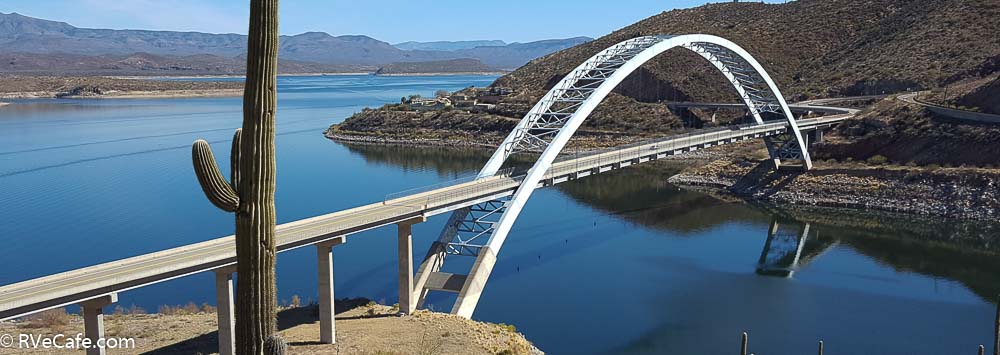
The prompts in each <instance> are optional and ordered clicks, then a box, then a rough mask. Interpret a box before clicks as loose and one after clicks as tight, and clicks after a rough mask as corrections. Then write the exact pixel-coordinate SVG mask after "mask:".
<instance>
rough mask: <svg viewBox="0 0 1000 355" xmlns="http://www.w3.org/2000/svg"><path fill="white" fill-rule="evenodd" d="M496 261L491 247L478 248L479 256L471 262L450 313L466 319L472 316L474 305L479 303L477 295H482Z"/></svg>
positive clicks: (474, 309)
mask: <svg viewBox="0 0 1000 355" xmlns="http://www.w3.org/2000/svg"><path fill="white" fill-rule="evenodd" d="M496 263H497V255H496V253H494V252H493V249H491V248H490V247H484V248H482V249H480V250H479V256H478V257H476V262H475V263H474V264H472V271H470V272H469V276H468V277H467V278H466V279H465V284H464V285H462V291H460V292H459V293H458V299H457V300H455V306H453V307H452V309H451V314H454V315H457V316H459V317H463V318H467V319H471V318H472V313H473V312H475V311H476V305H477V304H479V297H480V296H482V294H483V289H484V288H486V281H487V280H489V279H490V274H491V273H492V272H493V266H494V265H496Z"/></svg>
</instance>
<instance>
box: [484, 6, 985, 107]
mask: <svg viewBox="0 0 1000 355" xmlns="http://www.w3.org/2000/svg"><path fill="white" fill-rule="evenodd" d="M690 33H704V34H713V35H718V36H722V37H725V38H727V39H729V40H732V41H733V42H735V43H737V44H739V45H741V46H743V47H744V48H745V49H747V50H748V51H749V52H750V53H751V54H753V55H754V56H755V57H756V58H757V60H758V61H760V62H761V63H762V64H763V65H764V67H765V68H766V69H767V70H768V72H769V73H770V74H771V76H772V77H774V78H775V80H776V82H777V83H778V85H779V86H780V88H781V90H782V92H783V94H784V95H785V96H786V97H789V98H792V99H806V98H814V97H828V96H849V95H861V94H873V93H883V92H887V93H891V92H900V91H906V90H907V89H910V90H916V89H921V88H930V87H935V86H939V85H942V84H946V83H947V82H950V81H955V80H958V79H960V78H961V77H962V76H963V75H973V72H974V71H975V70H976V68H979V67H980V66H981V65H983V63H985V62H987V61H988V60H989V59H990V58H991V57H993V56H996V55H998V54H1000V36H997V33H1000V2H998V1H996V0H799V1H793V2H789V3H786V4H763V3H721V4H709V5H705V6H700V7H696V8H691V9H683V10H673V11H669V12H664V13H661V14H659V15H655V16H653V17H650V18H647V19H645V20H642V21H639V22H638V23H635V24H633V25H630V26H627V27H625V28H622V29H620V30H618V31H615V32H613V33H611V34H609V35H607V36H604V37H601V38H599V39H597V40H594V41H592V42H589V43H586V44H583V45H580V46H576V47H573V48H570V49H566V50H563V51H560V52H557V53H553V54H551V55H548V56H545V57H542V58H539V59H537V60H534V61H532V62H530V63H528V64H527V65H525V66H523V67H521V68H520V69H518V70H516V71H514V72H512V73H511V74H509V75H506V76H504V77H502V78H500V79H499V80H497V82H496V84H495V85H497V86H506V87H511V88H514V89H515V90H516V91H519V92H520V93H521V95H522V96H521V97H519V99H521V100H523V101H525V102H534V101H535V100H536V99H537V98H539V97H541V95H543V94H544V91H545V89H547V88H548V87H550V86H552V85H554V83H555V82H556V81H558V80H559V79H560V78H561V77H562V76H564V75H565V74H566V73H568V72H569V71H571V70H572V69H573V68H574V67H576V66H577V65H579V64H580V63H582V62H583V61H585V60H586V59H587V58H589V57H590V56H592V55H593V54H595V53H597V52H599V51H600V50H603V49H604V48H607V47H609V46H611V45H613V44H615V43H617V42H620V41H623V40H626V39H629V38H632V37H636V36H639V35H655V34H690ZM713 71H714V69H712V68H711V67H710V66H709V65H707V63H705V62H704V60H702V59H701V58H700V57H698V56H697V55H693V54H690V53H685V52H684V51H681V50H677V51H671V52H670V53H666V54H664V55H662V56H660V57H659V58H657V59H654V60H653V61H652V62H650V63H647V64H646V65H644V66H643V68H642V69H641V70H640V71H639V72H638V73H636V74H633V78H631V79H629V80H628V81H635V80H633V79H641V80H645V81H649V80H655V81H658V82H660V85H659V87H660V89H658V90H654V92H653V93H650V92H649V91H644V90H638V89H637V88H635V87H632V86H633V85H630V84H629V83H628V82H626V83H624V84H623V86H622V87H621V88H620V89H619V90H618V92H619V93H622V94H625V95H626V96H629V97H632V98H634V99H636V100H638V101H644V102H653V101H656V100H706V101H719V100H726V99H729V100H733V99H734V98H735V93H734V92H733V91H732V90H731V89H729V88H727V86H728V85H726V84H725V82H724V81H723V80H724V79H723V77H722V76H721V75H718V74H717V73H714V72H713Z"/></svg>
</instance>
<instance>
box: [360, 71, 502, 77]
mask: <svg viewBox="0 0 1000 355" xmlns="http://www.w3.org/2000/svg"><path fill="white" fill-rule="evenodd" d="M508 73H510V72H500V71H498V72H454V73H434V72H430V73H389V74H379V73H374V75H375V76H461V75H468V76H473V75H475V76H495V75H506V74H508Z"/></svg>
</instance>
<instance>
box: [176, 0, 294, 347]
mask: <svg viewBox="0 0 1000 355" xmlns="http://www.w3.org/2000/svg"><path fill="white" fill-rule="evenodd" d="M277 68H278V0H251V1H250V29H249V35H248V39H247V73H246V84H245V86H244V92H243V127H242V128H240V129H238V130H237V131H236V134H235V135H234V137H233V146H232V159H231V161H230V165H231V167H232V176H231V179H230V181H229V182H228V183H227V182H226V180H225V177H223V176H222V173H221V172H220V170H219V168H218V166H217V165H216V162H215V157H214V156H213V154H212V150H211V147H209V145H208V143H207V142H205V141H203V140H198V141H196V142H195V143H194V146H193V147H192V158H193V162H194V170H195V174H196V175H197V176H198V182H199V183H200V184H201V188H202V190H203V191H204V192H205V196H206V197H208V200H209V201H211V202H212V204H213V205H215V206H216V207H219V208H220V209H222V210H224V211H227V212H235V213H236V259H237V261H238V264H237V269H236V272H237V275H239V276H238V277H239V279H238V282H237V284H236V285H237V286H236V353H237V354H263V353H264V351H265V350H266V347H265V340H267V339H268V338H269V337H272V336H276V332H277V309H276V287H275V278H274V265H275V256H276V249H275V246H276V240H275V239H276V238H275V232H274V230H275V210H274V190H275V162H274V114H275V110H276V108H277V92H276V86H277ZM271 342H274V340H271ZM268 348H274V347H268Z"/></svg>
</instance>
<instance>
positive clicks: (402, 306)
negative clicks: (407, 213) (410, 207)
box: [396, 216, 427, 314]
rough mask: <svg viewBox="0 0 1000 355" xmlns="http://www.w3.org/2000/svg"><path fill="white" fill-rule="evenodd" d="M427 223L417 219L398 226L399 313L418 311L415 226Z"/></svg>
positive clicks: (419, 218) (425, 219)
mask: <svg viewBox="0 0 1000 355" xmlns="http://www.w3.org/2000/svg"><path fill="white" fill-rule="evenodd" d="M425 221H427V218H426V217H423V216H421V217H417V218H413V219H409V220H406V221H402V222H399V223H397V224H396V240H397V244H396V246H397V248H396V250H397V252H398V257H399V312H400V313H403V314H413V312H414V311H416V310H417V297H415V296H416V294H415V290H414V287H413V286H414V284H413V225H414V224H417V223H423V222H425Z"/></svg>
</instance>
